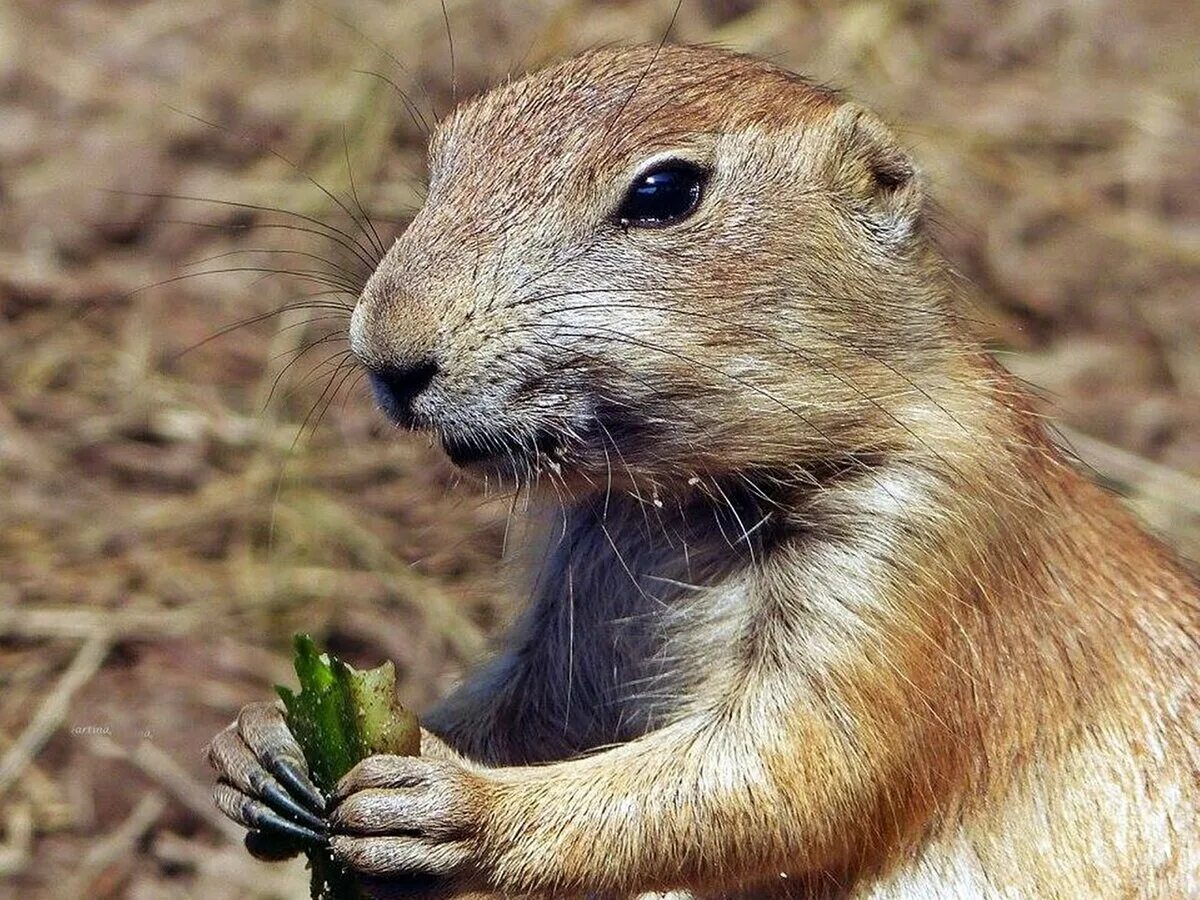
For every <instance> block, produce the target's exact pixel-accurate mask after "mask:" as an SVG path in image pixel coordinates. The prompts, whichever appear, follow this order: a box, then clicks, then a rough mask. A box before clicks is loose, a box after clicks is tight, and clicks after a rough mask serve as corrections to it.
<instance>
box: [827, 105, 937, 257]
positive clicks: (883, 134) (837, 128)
mask: <svg viewBox="0 0 1200 900" xmlns="http://www.w3.org/2000/svg"><path fill="white" fill-rule="evenodd" d="M832 130H833V158H832V161H831V162H832V165H831V171H832V175H833V179H834V183H835V185H836V186H837V187H839V188H841V189H842V190H844V191H846V192H847V193H848V194H849V195H850V196H851V197H854V198H857V199H858V200H860V201H861V202H862V203H863V208H864V209H865V210H866V211H867V212H868V213H869V215H870V216H871V218H872V219H873V220H874V221H875V223H876V224H877V225H878V226H880V227H882V228H883V229H886V230H887V231H888V232H891V234H892V237H893V238H895V239H903V238H905V237H908V236H909V235H910V234H912V232H913V231H915V230H916V226H917V224H918V223H919V221H920V218H921V209H922V207H923V206H924V193H923V191H922V189H921V179H920V174H919V173H918V171H917V167H916V165H915V164H914V163H913V160H912V157H911V156H909V154H908V151H907V150H905V149H904V147H903V146H901V144H900V142H899V141H897V140H896V136H895V135H894V134H893V133H892V130H891V129H890V128H889V127H888V126H887V125H885V124H884V123H883V121H882V120H881V119H880V118H879V117H878V116H877V115H875V113H873V112H871V111H870V110H869V109H867V108H866V107H864V106H860V105H859V104H857V103H844V104H842V106H840V107H839V108H838V109H837V111H836V112H835V113H834V114H833V119H832Z"/></svg>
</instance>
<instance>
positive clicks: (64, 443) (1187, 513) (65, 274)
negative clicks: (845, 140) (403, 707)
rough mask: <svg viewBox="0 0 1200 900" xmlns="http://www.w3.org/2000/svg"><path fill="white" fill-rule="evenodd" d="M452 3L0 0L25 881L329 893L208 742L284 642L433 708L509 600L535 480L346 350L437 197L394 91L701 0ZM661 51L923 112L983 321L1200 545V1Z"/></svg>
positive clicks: (10, 708)
mask: <svg viewBox="0 0 1200 900" xmlns="http://www.w3.org/2000/svg"><path fill="white" fill-rule="evenodd" d="M446 6H447V9H448V14H449V24H450V29H451V32H452V34H453V38H454V41H453V45H454V53H453V60H454V65H453V72H452V66H451V53H450V49H449V45H448V41H447V35H446V22H445V21H444V19H443V14H442V7H441V5H440V3H439V2H438V0H315V2H307V0H209V2H206V3H185V2H179V0H157V2H151V0H108V2H101V0H57V2H54V3H47V2H44V0H0V836H2V837H0V896H13V897H17V896H20V897H37V896H54V897H70V896H79V897H98V898H103V897H126V896H128V897H138V898H149V897H156V898H157V897H204V898H224V897H300V896H306V895H307V893H306V887H305V885H306V878H305V875H304V873H303V871H302V868H301V867H300V866H299V865H298V864H292V865H284V866H264V865H260V864H257V863H254V862H253V861H252V860H250V858H249V857H248V856H247V855H246V854H245V853H244V851H243V850H242V849H241V846H240V842H239V837H240V836H239V834H238V831H237V829H234V828H233V827H232V826H229V825H228V824H227V823H224V822H222V821H221V820H220V819H219V817H218V816H217V814H216V812H215V810H214V809H213V808H212V807H211V804H210V801H209V775H208V771H207V767H206V765H205V762H204V759H203V753H202V748H203V746H204V744H205V742H206V741H207V740H208V738H209V737H210V736H211V735H212V734H213V733H214V732H215V731H216V730H217V729H218V728H220V727H221V726H223V725H224V724H225V723H226V722H228V721H229V720H230V719H231V717H232V716H233V715H234V713H235V712H236V710H237V709H238V708H239V707H240V706H241V705H242V704H244V703H246V702H248V701H251V700H257V699H262V698H265V697H267V696H269V693H268V692H269V690H270V686H271V684H272V683H274V682H288V681H289V680H290V677H291V675H290V672H289V664H288V656H289V654H288V639H289V636H290V635H291V633H292V632H293V631H296V630H301V629H303V630H308V631H311V632H312V633H314V634H315V635H316V636H317V637H318V639H319V640H321V641H322V642H324V643H326V644H327V645H328V646H329V647H331V648H332V649H334V650H335V651H337V652H339V653H341V654H343V655H345V656H346V657H347V658H349V659H350V660H351V661H355V662H359V663H364V664H374V663H376V662H378V661H380V660H381V659H384V658H389V659H394V660H395V661H396V662H397V665H398V667H399V671H400V678H401V683H402V691H403V696H404V699H405V700H406V701H408V702H410V703H411V704H413V705H415V706H416V707H417V708H418V709H420V708H421V707H423V706H424V705H425V704H427V703H429V702H430V701H431V700H433V699H434V698H435V697H437V696H438V695H439V694H440V693H441V692H443V691H444V690H445V689H446V688H447V687H448V686H449V685H450V684H451V683H452V682H453V680H454V678H455V677H456V676H457V674H458V673H459V672H460V671H461V669H462V667H463V666H464V665H465V664H467V663H469V662H470V661H471V660H472V659H475V658H477V657H478V656H479V654H480V653H481V652H483V651H484V649H485V648H486V646H487V642H488V640H489V638H490V636H491V635H493V634H494V632H495V630H496V629H497V627H498V626H499V625H500V624H502V623H503V621H504V620H505V618H506V617H507V615H508V609H509V601H508V597H507V590H506V587H505V585H506V582H505V580H504V578H503V575H502V573H501V571H500V568H499V567H498V565H497V561H498V559H499V557H500V555H501V553H502V546H503V542H504V524H505V521H506V519H507V516H508V512H509V509H508V504H507V503H506V502H505V501H503V500H490V501H488V500H484V499H483V498H481V497H480V495H479V492H478V491H477V490H476V489H475V488H474V487H472V485H470V484H467V483H463V484H459V483H457V480H456V477H455V475H454V473H453V472H452V471H451V470H450V468H449V467H448V466H447V465H446V464H445V463H444V462H443V461H442V460H441V459H440V458H439V456H438V454H437V453H436V452H434V451H432V450H430V449H429V448H428V447H427V446H426V445H425V443H424V442H422V441H420V440H413V439H409V438H407V437H405V436H403V435H400V434H397V433H396V432H394V431H393V430H392V429H391V428H390V427H388V426H386V425H385V424H384V423H383V421H382V418H381V416H379V415H378V414H376V413H375V412H374V411H373V408H372V404H371V402H370V400H369V399H368V397H367V391H366V388H365V386H364V385H362V384H361V383H360V382H359V379H358V376H357V373H356V372H355V371H354V370H353V369H349V368H345V367H343V366H342V362H343V360H344V356H342V355H341V354H342V351H343V350H344V349H345V345H344V343H343V342H342V341H341V334H342V330H343V329H344V326H345V318H346V314H347V309H346V307H347V305H348V304H349V303H350V302H351V301H352V297H353V294H354V291H355V290H356V289H357V286H358V284H359V283H360V280H361V278H362V277H363V275H364V274H365V271H366V263H367V262H368V261H369V257H370V256H371V255H374V253H375V252H376V251H375V248H374V245H375V244H386V243H388V242H389V241H390V240H391V238H392V237H394V235H395V234H396V233H397V231H398V229H399V228H401V227H402V225H403V222H404V220H405V217H406V216H408V215H410V214H411V212H412V210H413V208H414V207H415V206H416V205H418V204H419V203H420V196H421V194H420V180H421V177H422V167H423V160H422V149H423V143H424V137H423V135H422V133H421V130H420V128H419V127H418V125H417V124H416V122H415V121H414V117H413V116H410V115H409V113H408V111H407V110H406V106H405V101H404V100H402V98H401V96H400V94H399V93H398V91H397V88H399V89H402V90H403V91H404V92H405V93H407V94H408V96H409V97H411V102H412V103H413V104H414V105H415V106H416V107H418V108H419V110H420V111H421V114H422V115H424V116H425V117H426V118H432V116H433V114H434V111H438V112H444V111H445V110H446V109H447V108H448V107H449V106H450V105H451V103H452V95H453V94H454V93H455V92H457V95H458V96H459V97H463V96H467V95H470V94H474V93H476V92H478V91H481V90H484V89H485V88H486V87H487V86H488V85H491V84H494V83H496V82H497V81H500V80H502V79H504V78H506V77H507V76H508V74H509V73H512V72H519V71H522V70H524V69H527V68H531V67H535V66H538V65H541V64H543V63H545V62H548V61H550V60H553V59H555V58H557V57H560V56H563V55H567V54H570V53H572V52H574V51H577V50H580V49H584V48H587V47H591V46H595V45H598V44H604V43H610V42H630V41H657V40H658V39H659V38H661V37H662V35H663V32H664V29H665V28H666V26H667V23H668V21H669V20H670V18H671V15H672V12H673V10H674V6H675V4H674V0H627V2H603V3H601V2H580V0H574V2H573V0H519V2H495V0H447V3H446ZM672 38H673V39H675V40H681V41H689V42H715V43H718V44H722V45H727V46H730V47H734V48H739V49H742V50H747V51H750V52H753V53H757V54H761V55H764V56H768V57H771V58H773V59H776V60H778V61H780V62H781V63H783V64H785V65H787V66H789V67H791V68H794V69H796V70H799V71H802V72H806V73H809V74H812V75H813V76H815V77H817V78H818V79H820V80H823V81H827V82H831V83H833V84H836V85H839V86H842V87H844V88H846V89H847V90H848V91H850V92H851V93H852V94H854V95H856V96H858V97H859V98H861V99H863V100H865V101H866V102H867V103H869V104H871V105H872V106H874V107H875V108H877V109H878V110H879V111H880V112H881V113H883V114H884V116H885V117H887V118H888V119H890V120H891V121H893V122H895V123H897V125H899V126H900V128H901V131H902V133H903V134H904V136H905V138H906V139H907V141H908V142H909V143H910V144H911V145H912V146H913V148H914V149H915V151H916V153H917V155H918V158H919V159H920V160H922V161H923V163H924V165H925V167H926V169H927V171H928V174H929V178H930V182H931V186H932V193H933V195H934V196H935V198H936V199H937V200H938V202H939V208H938V210H937V212H936V214H935V219H936V223H937V228H938V231H939V235H940V239H941V241H942V243H943V244H944V246H945V248H946V251H947V253H948V254H949V255H950V257H951V258H952V259H953V261H954V263H955V265H956V267H957V268H958V270H959V271H961V272H962V274H963V275H964V276H965V278H966V279H967V280H968V281H969V282H970V284H971V285H972V286H973V288H972V290H973V292H974V295H975V296H974V297H973V298H972V303H973V306H974V307H975V310H974V314H975V315H976V316H978V317H979V318H981V319H982V320H983V322H984V324H983V326H982V327H983V328H984V330H985V332H986V336H987V337H988V339H989V340H990V341H991V342H992V343H993V345H994V346H995V347H996V349H997V351H998V352H999V353H1000V354H1001V355H1002V357H1003V359H1004V360H1005V362H1006V363H1007V364H1008V365H1009V366H1010V367H1011V368H1013V369H1014V370H1015V371H1016V372H1017V373H1018V374H1020V375H1021V376H1023V377H1024V378H1026V379H1028V380H1029V381H1030V382H1031V383H1032V384H1034V385H1036V386H1037V387H1038V388H1039V389H1040V391H1041V393H1042V395H1043V397H1044V403H1045V407H1046V410H1047V411H1048V412H1049V413H1051V414H1052V415H1054V416H1055V417H1057V418H1058V419H1059V420H1060V421H1061V423H1062V424H1063V426H1064V428H1063V432H1064V435H1065V436H1066V438H1067V439H1068V440H1069V442H1070V443H1071V444H1072V445H1073V446H1074V447H1075V449H1076V450H1077V451H1078V453H1079V455H1080V456H1081V458H1082V459H1083V460H1084V461H1085V462H1086V463H1087V464H1088V465H1089V466H1090V467H1091V468H1092V469H1093V470H1094V472H1095V474H1096V477H1097V478H1100V479H1102V480H1103V481H1105V482H1107V483H1108V484H1110V485H1112V486H1113V487H1114V488H1116V489H1118V490H1120V491H1121V492H1122V493H1123V494H1124V495H1125V496H1127V497H1128V498H1129V502H1130V503H1131V504H1132V505H1133V506H1134V507H1135V508H1136V509H1137V510H1138V511H1139V513H1140V514H1141V515H1142V516H1143V517H1144V518H1145V519H1146V520H1147V521H1148V522H1149V523H1150V524H1151V525H1152V527H1153V528H1154V529H1155V530H1157V531H1158V532H1159V533H1160V534H1162V535H1163V536H1164V537H1165V539H1166V540H1168V541H1169V542H1171V543H1172V544H1174V545H1175V546H1176V547H1178V548H1179V549H1180V550H1181V552H1182V553H1184V554H1185V555H1187V556H1190V557H1192V558H1200V149H1198V148H1200V65H1198V63H1197V60H1198V59H1200V4H1196V3H1194V2H1187V0H1137V2H1134V0H1126V2H1123V3H1122V2H1115V0H1111V2H1110V0H1009V2H994V0H960V2H948V0H947V2H933V0H858V2H849V3H831V2H817V0H812V2H790V0H765V2H755V0H685V2H684V3H683V5H682V8H681V9H680V10H679V14H678V18H677V21H676V22H675V25H674V28H673V30H672ZM187 198H195V199H187ZM359 203H361V206H362V207H363V208H365V209H366V210H367V211H369V212H370V214H371V218H372V220H373V222H374V228H375V229H376V231H375V232H372V231H371V230H370V229H363V228H361V227H360V223H359V222H356V221H355V219H359V220H361V218H362V216H361V214H360V212H359ZM333 229H337V230H336V231H335V230H333ZM358 245H361V249H352V248H356V247H357V246H358ZM359 257H368V259H366V260H364V259H360V258H359ZM201 273H209V274H201ZM339 292H340V293H339ZM284 307H288V308H284ZM281 308H284V309H282V311H280V312H276V311H279V310H281ZM273 313H275V314H273ZM241 322H245V324H244V325H241V326H240V327H237V328H234V329H232V330H229V331H228V333H223V332H224V330H225V329H228V328H230V327H231V326H234V325H236V324H237V323H241Z"/></svg>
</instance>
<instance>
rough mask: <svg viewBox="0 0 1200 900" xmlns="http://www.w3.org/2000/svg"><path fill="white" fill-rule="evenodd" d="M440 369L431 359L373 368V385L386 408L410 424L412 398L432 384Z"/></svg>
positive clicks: (385, 410) (394, 417)
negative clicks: (405, 364) (404, 364)
mask: <svg viewBox="0 0 1200 900" xmlns="http://www.w3.org/2000/svg"><path fill="white" fill-rule="evenodd" d="M437 373H438V364H437V363H436V362H434V361H433V360H432V359H427V360H422V361H421V362H418V363H415V364H413V365H409V366H387V367H385V368H381V369H371V387H372V388H373V389H374V391H375V399H376V400H377V401H378V402H379V405H380V406H381V407H383V411H384V412H386V413H387V414H388V415H389V416H391V417H392V418H393V419H395V420H396V421H397V422H400V423H402V424H405V425H407V424H409V423H411V422H412V415H413V413H412V405H413V401H414V400H416V399H417V397H418V395H420V393H421V391H423V390H425V388H427V387H429V383H430V382H431V381H433V376H435V375H436V374H437Z"/></svg>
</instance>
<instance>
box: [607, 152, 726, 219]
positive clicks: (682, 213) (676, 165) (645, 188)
mask: <svg viewBox="0 0 1200 900" xmlns="http://www.w3.org/2000/svg"><path fill="white" fill-rule="evenodd" d="M704 178H705V172H704V170H703V169H701V168H700V167H699V166H697V165H695V164H693V163H690V162H684V161H683V160H678V159H672V160H667V161H666V162H663V163H660V164H659V165H657V166H655V167H654V168H653V169H651V170H650V171H648V172H643V173H642V174H641V175H639V176H638V177H637V180H636V181H634V183H633V184H632V185H630V186H629V191H628V193H626V194H625V199H624V200H623V201H621V207H620V208H619V209H618V210H617V221H618V222H620V224H621V225H622V226H624V227H629V226H633V227H635V228H660V227H662V226H663V225H673V224H675V223H676V222H680V221H682V220H684V219H686V218H687V217H688V216H690V215H691V214H692V213H694V212H695V211H696V207H697V206H699V205H700V195H701V194H702V193H703V192H704Z"/></svg>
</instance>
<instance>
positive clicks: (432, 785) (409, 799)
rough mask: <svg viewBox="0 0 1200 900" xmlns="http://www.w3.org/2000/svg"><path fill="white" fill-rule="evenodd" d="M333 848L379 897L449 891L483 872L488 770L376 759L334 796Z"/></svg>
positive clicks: (433, 761) (409, 759)
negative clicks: (481, 845) (482, 837)
mask: <svg viewBox="0 0 1200 900" xmlns="http://www.w3.org/2000/svg"><path fill="white" fill-rule="evenodd" d="M330 802H331V805H332V807H333V809H332V812H331V813H330V815H329V826H330V831H331V837H330V847H331V849H332V850H333V854H334V856H335V857H337V859H338V860H339V861H340V862H341V863H342V864H343V865H345V866H346V867H347V868H349V869H352V870H353V871H355V872H357V873H358V874H360V875H361V876H364V877H365V878H367V879H369V881H368V884H369V886H370V888H371V890H372V892H373V893H375V894H376V895H379V896H393V897H402V896H421V897H433V896H439V895H440V896H450V895H453V894H455V893H458V892H461V891H464V890H467V889H469V888H470V887H471V886H472V885H474V884H476V883H477V882H478V879H479V877H480V875H481V871H480V865H479V858H478V851H477V848H478V837H479V834H480V831H481V829H482V823H483V822H484V821H485V820H486V818H487V810H488V808H489V805H490V803H491V792H490V785H489V782H488V780H487V776H486V775H482V774H479V773H477V772H472V771H469V770H467V769H466V768H464V767H463V766H462V765H460V764H458V763H456V762H453V761H449V760H440V759H428V758H420V757H404V756H371V757H368V758H367V759H364V760H363V761H362V762H360V763H359V764H358V765H357V766H355V767H354V768H353V769H352V770H351V771H350V772H349V773H348V774H347V775H346V776H345V778H343V779H342V780H341V782H340V783H339V784H338V787H337V790H336V791H335V792H334V795H333V797H332V798H330Z"/></svg>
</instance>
